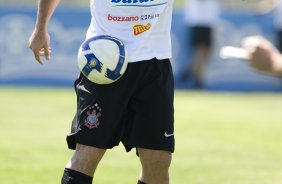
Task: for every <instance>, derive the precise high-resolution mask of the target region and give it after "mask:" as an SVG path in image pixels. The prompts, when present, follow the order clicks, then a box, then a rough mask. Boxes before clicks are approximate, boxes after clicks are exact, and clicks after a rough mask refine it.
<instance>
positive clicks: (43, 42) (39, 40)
mask: <svg viewBox="0 0 282 184" xmlns="http://www.w3.org/2000/svg"><path fill="white" fill-rule="evenodd" d="M49 45H50V36H49V34H48V32H47V31H45V30H44V31H39V30H37V29H35V30H34V31H33V33H32V34H31V36H30V38H29V48H30V49H31V50H32V51H33V54H34V58H35V59H36V60H37V61H38V63H40V64H44V62H43V61H42V59H41V57H42V56H44V57H45V58H46V59H47V60H49V59H50V54H51V48H50V46H49Z"/></svg>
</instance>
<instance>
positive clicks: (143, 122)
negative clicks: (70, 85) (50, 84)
mask: <svg viewBox="0 0 282 184" xmlns="http://www.w3.org/2000/svg"><path fill="white" fill-rule="evenodd" d="M75 90H76V94H77V112H76V115H75V117H74V120H73V122H72V128H71V134H70V135H68V136H67V143H68V147H69V148H70V149H75V147H76V144H77V143H79V144H83V145H88V146H93V147H97V148H101V149H110V148H113V147H114V146H117V145H119V143H120V142H122V143H123V144H124V146H125V148H126V150H127V151H130V150H131V149H132V148H134V147H135V148H147V149H153V150H165V151H169V152H173V151H174V108H173V98H174V82H173V73H172V68H171V63H170V61H169V60H168V59H165V60H157V59H155V58H154V59H152V60H148V61H141V62H136V63H129V64H128V67H127V70H126V72H125V74H124V75H123V76H122V77H121V78H120V79H119V80H118V81H116V82H114V83H112V84H107V85H99V84H94V83H92V82H90V81H89V80H88V79H87V78H85V77H84V76H83V75H82V74H80V76H79V78H78V79H77V80H76V81H75Z"/></svg>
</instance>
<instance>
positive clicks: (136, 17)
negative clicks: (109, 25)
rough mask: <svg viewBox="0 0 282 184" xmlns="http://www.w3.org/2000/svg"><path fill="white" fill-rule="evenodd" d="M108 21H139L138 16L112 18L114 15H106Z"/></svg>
mask: <svg viewBox="0 0 282 184" xmlns="http://www.w3.org/2000/svg"><path fill="white" fill-rule="evenodd" d="M108 20H109V21H115V22H136V21H139V17H138V16H130V17H121V16H114V15H111V14H108Z"/></svg>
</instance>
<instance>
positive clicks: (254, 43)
mask: <svg viewBox="0 0 282 184" xmlns="http://www.w3.org/2000/svg"><path fill="white" fill-rule="evenodd" d="M243 47H244V48H245V49H246V51H247V54H248V56H249V61H250V65H251V66H252V67H253V68H255V69H257V70H259V71H261V72H266V73H273V72H274V71H275V69H276V58H277V57H280V53H279V51H278V50H277V49H276V48H275V47H274V46H273V44H272V43H270V42H269V41H268V40H266V39H265V38H263V37H262V36H251V37H247V38H245V39H244V40H243Z"/></svg>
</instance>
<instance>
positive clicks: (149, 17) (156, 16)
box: [140, 14, 160, 20]
mask: <svg viewBox="0 0 282 184" xmlns="http://www.w3.org/2000/svg"><path fill="white" fill-rule="evenodd" d="M159 17H160V14H146V15H141V18H140V19H141V20H152V19H155V18H159Z"/></svg>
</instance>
